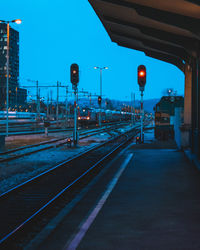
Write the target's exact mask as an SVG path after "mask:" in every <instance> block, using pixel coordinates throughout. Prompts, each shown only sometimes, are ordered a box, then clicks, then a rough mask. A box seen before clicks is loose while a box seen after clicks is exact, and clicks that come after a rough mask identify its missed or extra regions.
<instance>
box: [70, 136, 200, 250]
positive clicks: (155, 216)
mask: <svg viewBox="0 0 200 250" xmlns="http://www.w3.org/2000/svg"><path fill="white" fill-rule="evenodd" d="M146 142H147V144H151V145H152V146H150V145H148V146H147V144H145V145H144V146H142V145H135V146H131V147H130V148H129V149H128V152H126V153H127V154H132V153H133V155H134V157H133V158H132V160H131V161H130V163H129V164H128V166H127V168H126V170H125V171H124V173H123V174H122V176H121V178H120V179H119V182H118V183H117V185H116V187H115V189H114V190H113V191H112V193H111V195H110V197H109V198H108V200H107V201H106V203H105V205H104V206H103V208H102V210H101V211H100V213H99V214H98V216H97V218H96V219H95V221H94V223H93V224H92V225H91V227H90V228H89V230H88V232H87V233H86V235H85V237H84V238H83V240H82V241H81V243H80V245H79V247H78V248H77V249H79V250H83V249H84V250H93V249H95V250H104V249H106V250H118V249H119V250H129V249H130V250H132V249H133V250H134V249H141V250H143V249H144V250H147V249H152V250H162V249H163V250H165V249H166V250H169V249H170V250H171V249H188V250H190V249H200V237H199V234H200V198H199V197H200V174H199V172H198V170H197V169H196V168H195V167H194V166H193V165H192V164H191V163H190V162H189V161H188V160H187V159H186V157H185V156H184V154H183V153H182V152H180V151H178V150H176V149H175V148H174V144H171V146H170V144H169V145H166V147H165V148H163V145H162V144H161V148H160V149H159V147H158V145H157V144H156V143H154V142H153V141H152V140H151V135H147V136H146ZM155 144H156V147H155ZM66 249H67V248H66Z"/></svg>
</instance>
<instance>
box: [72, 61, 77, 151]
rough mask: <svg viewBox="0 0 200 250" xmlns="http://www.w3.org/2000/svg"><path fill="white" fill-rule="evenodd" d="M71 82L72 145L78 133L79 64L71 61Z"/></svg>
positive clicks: (75, 143)
mask: <svg viewBox="0 0 200 250" xmlns="http://www.w3.org/2000/svg"><path fill="white" fill-rule="evenodd" d="M70 75H71V83H72V87H73V90H74V132H73V142H74V146H76V145H77V144H78V133H77V93H78V82H79V66H78V64H76V63H73V64H72V65H71V68H70Z"/></svg>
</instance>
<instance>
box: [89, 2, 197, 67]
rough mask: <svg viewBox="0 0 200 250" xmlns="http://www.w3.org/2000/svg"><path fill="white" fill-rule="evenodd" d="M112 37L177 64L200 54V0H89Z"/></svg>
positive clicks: (189, 61) (189, 62)
mask: <svg viewBox="0 0 200 250" xmlns="http://www.w3.org/2000/svg"><path fill="white" fill-rule="evenodd" d="M89 2H90V4H91V5H92V7H93V9H94V10H95V12H96V14H97V15H98V17H99V18H100V20H101V22H102V24H103V25H104V27H105V29H106V31H107V32H108V34H109V36H110V38H111V40H112V41H113V42H116V43H117V44H118V45H120V46H124V47H127V48H131V49H136V50H139V51H143V52H144V53H145V54H146V55H147V56H150V57H153V58H156V59H159V60H163V61H166V62H168V63H172V64H174V65H176V66H177V67H178V68H179V69H181V70H182V71H184V69H185V63H188V64H191V58H197V57H198V56H199V45H200V1H199V0H167V1H163V0H89Z"/></svg>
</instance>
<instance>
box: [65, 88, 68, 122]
mask: <svg viewBox="0 0 200 250" xmlns="http://www.w3.org/2000/svg"><path fill="white" fill-rule="evenodd" d="M65 110H66V111H65V112H66V126H67V127H68V86H67V87H66V101H65Z"/></svg>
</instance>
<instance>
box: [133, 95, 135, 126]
mask: <svg viewBox="0 0 200 250" xmlns="http://www.w3.org/2000/svg"><path fill="white" fill-rule="evenodd" d="M133 124H135V93H134V95H133Z"/></svg>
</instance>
